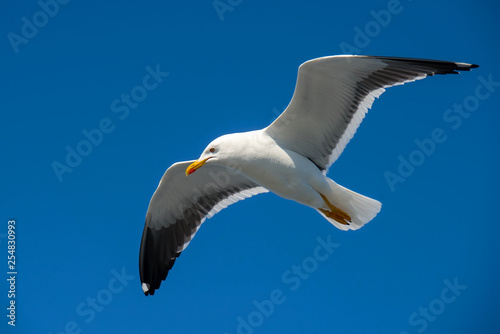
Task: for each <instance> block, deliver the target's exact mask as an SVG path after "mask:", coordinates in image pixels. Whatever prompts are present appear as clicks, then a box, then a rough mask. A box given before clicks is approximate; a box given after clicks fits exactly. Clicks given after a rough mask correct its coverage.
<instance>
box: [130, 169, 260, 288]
mask: <svg viewBox="0 0 500 334" xmlns="http://www.w3.org/2000/svg"><path fill="white" fill-rule="evenodd" d="M191 163H193V161H186V162H178V163H176V164H173V165H172V166H171V167H170V168H169V169H167V171H166V172H165V174H164V175H163V177H162V179H161V181H160V184H159V185H158V189H156V192H155V193H154V195H153V197H152V198H151V201H150V203H149V208H148V211H147V213H146V224H145V226H144V232H143V234H142V241H141V249H140V254H139V272H140V277H141V283H142V289H143V291H144V293H145V294H146V295H148V294H151V295H153V294H154V292H155V290H156V289H158V288H159V287H160V284H161V281H162V280H164V279H165V278H166V277H167V274H168V271H169V270H170V269H171V268H172V266H173V265H174V262H175V259H176V258H177V257H178V256H179V255H180V253H181V252H182V251H183V250H184V249H185V248H186V247H187V245H188V244H189V242H190V241H191V239H192V238H193V236H194V235H195V233H196V232H197V231H198V229H199V227H200V225H201V224H202V223H203V222H204V221H205V219H206V218H210V217H212V216H213V215H215V214H216V213H217V212H219V211H220V210H222V209H224V208H226V207H227V206H228V205H231V204H233V203H236V202H237V201H239V200H242V199H245V198H248V197H251V196H253V195H257V194H260V193H264V192H268V190H267V189H265V188H263V187H260V186H259V185H258V184H256V183H255V182H253V181H251V180H249V179H248V178H246V177H245V176H243V175H241V174H239V172H237V171H235V170H233V169H229V168H226V167H222V166H216V165H205V166H204V167H203V168H200V169H199V170H197V171H196V173H193V174H191V175H189V177H186V175H185V171H186V168H187V167H188V166H189V165H190V164H191Z"/></svg>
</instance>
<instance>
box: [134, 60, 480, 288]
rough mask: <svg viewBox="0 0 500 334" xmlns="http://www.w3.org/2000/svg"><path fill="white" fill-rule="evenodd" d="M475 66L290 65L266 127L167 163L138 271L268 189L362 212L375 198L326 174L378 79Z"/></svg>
mask: <svg viewBox="0 0 500 334" xmlns="http://www.w3.org/2000/svg"><path fill="white" fill-rule="evenodd" d="M475 67H478V65H473V64H466V63H457V62H450V61H439V60H426V59H412V58H394V57H377V56H347V55H341V56H329V57H322V58H317V59H312V60H309V61H307V62H305V63H303V64H302V65H300V67H299V71H298V77H297V82H296V86H295V92H294V94H293V97H292V100H291V101H290V104H289V105H288V106H287V108H286V109H285V111H284V112H283V113H282V114H281V115H280V116H279V117H278V118H277V119H276V120H275V121H274V122H273V123H272V124H271V125H269V126H268V127H266V128H264V129H261V130H255V131H250V132H244V133H234V134H227V135H223V136H221V137H219V138H217V139H215V140H214V141H212V142H211V143H210V144H209V145H208V146H207V147H206V148H205V150H204V151H203V153H202V154H201V156H200V157H199V158H198V159H197V160H196V161H184V162H177V163H175V164H173V165H172V166H170V167H169V168H168V169H167V171H166V172H165V174H164V175H163V177H162V178H161V181H160V184H159V185H158V188H157V189H156V191H155V193H154V195H153V197H152V198H151V201H150V203H149V208H148V211H147V213H146V223H145V226H144V231H143V234H142V240H141V246H140V255H139V271H140V278H141V284H142V289H143V291H144V293H145V295H146V296H147V295H148V294H151V295H153V294H154V292H155V290H156V289H158V288H159V287H160V284H161V282H162V281H163V280H165V278H166V277H167V274H168V272H169V270H170V269H171V268H172V266H173V264H174V262H175V260H176V258H177V257H178V256H179V255H180V254H181V252H182V251H183V250H184V249H185V248H186V247H187V245H188V244H189V242H190V241H191V240H192V238H193V237H194V235H195V234H196V232H197V231H198V229H199V228H200V226H201V224H202V223H203V222H204V221H205V219H206V218H211V217H212V216H213V215H215V214H216V213H217V212H219V211H220V210H222V209H224V208H226V207H227V206H228V205H231V204H233V203H236V202H237V201H239V200H243V199H245V198H248V197H251V196H254V195H257V194H260V193H265V192H268V191H271V192H273V193H275V194H277V195H279V196H281V197H284V198H286V199H290V200H294V201H296V202H298V203H300V204H303V205H307V206H309V207H311V208H313V209H315V210H316V211H317V212H319V214H321V215H322V216H323V217H324V218H325V219H326V220H328V221H329V222H330V223H331V224H333V225H334V226H335V227H337V228H338V229H340V230H344V231H345V230H356V229H359V228H360V227H362V226H363V225H365V224H366V223H368V222H369V221H370V220H372V219H373V218H374V217H375V216H376V215H377V213H378V212H379V211H380V208H381V203H380V202H378V201H376V200H374V199H371V198H368V197H365V196H363V195H360V194H358V193H355V192H353V191H351V190H349V189H346V188H344V187H342V186H341V185H338V184H337V183H335V182H334V181H333V180H331V179H330V178H328V177H327V176H326V174H327V172H328V168H329V167H330V166H331V165H332V164H333V163H334V162H335V161H336V160H337V158H338V157H339V156H340V154H341V153H342V151H343V150H344V148H345V146H346V145H347V143H348V142H349V140H350V139H351V138H352V136H353V135H354V133H355V132H356V130H357V128H358V126H359V125H360V123H361V121H362V120H363V118H364V116H365V114H366V112H367V111H368V109H369V108H370V107H371V106H372V103H373V101H374V100H375V98H378V97H379V96H380V94H382V93H383V92H384V91H385V88H387V87H392V86H396V85H402V84H404V83H407V82H411V81H415V80H418V79H423V78H425V77H427V76H432V75H434V74H453V73H454V74H457V73H459V72H458V71H469V70H470V69H471V68H475Z"/></svg>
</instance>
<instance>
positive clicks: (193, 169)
mask: <svg viewBox="0 0 500 334" xmlns="http://www.w3.org/2000/svg"><path fill="white" fill-rule="evenodd" d="M208 159H210V158H206V159H203V160H196V161H195V162H193V163H192V164H191V165H189V167H188V168H187V169H186V176H188V175H189V174H193V173H194V172H196V170H197V169H198V168H200V167H201V166H203V165H204V164H205V163H206V162H207V160H208Z"/></svg>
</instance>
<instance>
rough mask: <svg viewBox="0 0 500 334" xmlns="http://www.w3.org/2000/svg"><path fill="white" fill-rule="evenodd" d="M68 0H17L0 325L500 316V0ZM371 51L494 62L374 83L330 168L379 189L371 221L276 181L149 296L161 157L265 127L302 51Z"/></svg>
mask: <svg viewBox="0 0 500 334" xmlns="http://www.w3.org/2000/svg"><path fill="white" fill-rule="evenodd" d="M54 4H55V2H54V1H50V0H42V1H41V2H40V3H37V2H36V1H28V2H15V1H8V2H6V1H4V2H2V4H1V5H0V37H1V43H0V48H1V52H0V58H1V62H0V73H1V78H2V85H1V87H2V98H1V99H0V110H1V120H0V135H1V137H2V140H1V141H0V152H1V155H2V164H1V169H2V172H1V173H0V187H1V189H2V191H1V193H0V209H1V210H0V212H1V215H0V217H1V219H0V222H1V224H0V241H1V243H0V250H1V255H0V258H2V259H3V260H2V263H1V266H0V267H1V268H2V274H1V276H2V277H4V278H3V279H2V280H1V283H0V291H1V294H0V301H1V303H0V306H1V310H2V311H1V312H0V319H2V320H1V323H0V332H2V333H53V334H55V333H151V332H155V333H157V332H164V333H220V334H224V333H229V334H233V333H256V334H257V333H363V334H364V333H395V334H402V333H411V334H413V333H422V332H425V333H429V334H430V333H471V332H481V333H498V332H499V330H500V325H499V324H498V320H497V318H498V314H499V311H500V306H499V303H498V300H500V290H499V289H498V281H499V279H500V269H499V266H498V255H499V251H500V243H499V242H498V238H499V234H500V224H499V220H498V214H497V212H496V210H497V208H498V199H499V198H498V191H497V189H498V187H499V186H500V182H499V177H498V165H499V156H498V147H499V139H500V134H499V132H498V130H497V125H498V124H499V122H500V116H499V113H498V111H499V110H498V105H499V102H500V83H499V82H500V71H499V70H500V66H499V65H498V54H499V52H500V45H499V41H498V36H497V33H498V31H499V30H500V26H499V23H498V17H497V16H498V13H499V9H500V6H499V5H498V3H496V2H494V1H491V0H488V1H482V0H478V1H474V2H471V1H451V0H434V1H430V0H419V1H410V0H401V2H396V1H394V0H390V1H387V0H382V1H380V0H377V1H342V2H340V1H321V2H316V3H311V2H306V1H287V2H286V4H277V2H269V1H268V2H265V3H264V4H263V3H258V2H255V1H246V0H243V1H239V0H232V1H229V0H221V1H219V2H217V3H216V4H217V6H218V7H217V8H218V9H216V8H214V4H213V3H212V1H198V2H189V1H186V2H182V1H168V2H165V3H162V4H149V3H146V2H140V3H139V2H132V1H121V2H117V1H113V2H111V3H110V2H106V3H101V2H99V1H85V2H82V1H67V0H66V3H65V1H62V0H60V3H57V4H58V5H57V6H55V5H54ZM43 8H45V11H46V12H48V13H49V14H44V12H40V11H42V10H44V9H43ZM217 10H218V11H219V12H218V11H217ZM46 12H45V13H46ZM33 22H35V23H36V24H37V25H38V27H37V26H36V25H34V23H33ZM353 52H354V53H358V54H373V55H385V56H401V57H420V58H434V59H443V60H453V61H463V62H472V63H477V64H479V65H480V66H481V67H480V68H478V69H476V70H474V71H472V72H470V73H463V74H462V75H460V76H452V75H449V76H438V77H433V78H428V79H426V80H423V81H419V82H416V83H412V84H409V85H405V86H403V87H401V86H398V87H394V88H391V89H390V90H388V92H386V93H385V94H384V95H382V96H381V99H380V101H376V102H375V104H374V108H373V109H372V110H371V111H370V112H369V113H368V115H367V117H366V119H365V121H364V122H363V123H362V124H361V127H360V128H359V130H358V132H357V134H356V135H355V136H354V138H353V140H352V141H351V142H350V144H349V145H348V146H347V148H346V150H345V152H344V153H343V155H342V157H341V158H340V159H339V160H338V161H337V162H336V164H335V165H334V166H333V167H332V168H331V170H330V173H329V176H330V177H331V178H332V179H334V180H336V181H337V182H338V183H339V184H342V185H344V186H346V187H348V188H350V189H353V190H355V191H357V192H359V193H362V194H364V195H367V196H370V197H373V198H376V199H378V200H380V201H381V202H382V203H383V206H382V211H381V213H380V214H379V215H378V216H377V217H376V218H375V219H374V220H373V221H372V222H370V223H369V224H368V225H367V226H365V227H364V228H362V229H361V230H358V231H354V232H353V231H350V232H342V231H339V230H337V229H335V228H334V227H333V226H331V225H330V224H328V222H327V221H326V220H324V219H323V218H322V217H321V216H320V215H319V214H317V213H316V212H315V211H314V210H312V209H310V208H307V207H303V206H300V205H298V204H296V203H294V202H291V201H287V200H284V199H281V198H279V197H277V196H275V195H273V194H264V195H259V196H258V197H254V198H251V199H249V200H246V201H243V202H240V203H238V204H236V205H233V206H231V207H230V208H228V209H226V210H224V211H222V212H221V213H219V214H218V215H216V216H215V217H214V218H212V219H210V220H208V221H206V222H205V224H204V225H203V226H202V227H201V229H200V230H199V232H198V234H197V235H196V237H195V239H194V240H193V242H192V243H191V244H190V245H189V247H188V248H187V250H186V251H185V252H183V254H182V255H181V257H180V258H179V259H178V261H177V262H176V264H175V266H174V268H173V270H172V272H171V273H170V274H169V277H168V279H167V280H166V281H165V282H164V283H163V284H162V286H161V288H160V290H158V291H157V293H156V294H155V295H154V296H152V297H145V296H144V295H143V293H142V290H141V286H140V282H139V274H138V252H139V244H140V239H141V234H142V230H143V226H144V217H145V213H146V210H147V206H148V203H149V200H150V198H151V195H152V194H153V192H154V190H155V188H156V186H157V184H158V182H159V179H160V177H161V176H162V174H163V172H164V171H165V169H166V168H167V167H169V166H170V165H171V164H172V163H174V162H176V161H181V160H189V159H195V158H197V157H198V156H199V155H200V153H201V151H202V150H203V149H204V148H205V146H206V145H207V143H208V142H210V141H211V140H212V139H214V138H216V137H218V136H220V135H222V134H225V133H230V132H240V131H247V130H253V129H259V128H262V127H264V126H266V125H267V124H269V123H270V122H271V121H272V120H273V118H275V117H276V113H277V110H279V112H281V110H282V109H283V108H284V107H285V106H286V105H287V103H288V102H289V100H290V98H291V96H292V93H293V88H294V85H295V79H296V73H297V68H298V66H299V65H300V64H301V63H302V62H304V61H306V60H309V59H312V58H316V57H320V56H327V55H335V54H341V53H353ZM151 73H156V74H155V75H154V76H153V75H151ZM167 73H168V75H167ZM127 95H129V96H132V97H131V98H129V100H128V102H127V100H126V99H127V97H126V96H127ZM454 105H456V106H455V107H454ZM460 105H464V107H462V111H461V113H459V112H458V111H457V110H458V109H454V108H460ZM450 109H451V111H450ZM96 129H98V130H96ZM436 131H437V133H438V134H439V136H437V137H436V136H434V138H433V133H434V134H436ZM87 137H91V138H92V140H91V141H92V142H93V143H92V142H91V141H89V139H87ZM431 140H432V141H433V144H430V141H431ZM416 141H417V142H420V143H426V145H427V146H425V147H426V148H425V149H424V151H426V152H423V149H421V148H419V146H418V145H417V143H416ZM89 143H90V144H89ZM421 145H422V144H421ZM68 150H69V151H72V150H76V151H80V152H83V153H82V154H83V155H85V156H80V159H79V158H77V157H75V156H71V155H72V154H73V155H74V153H72V154H70V157H69V158H68V159H69V162H67V161H66V159H67V155H68V154H69V153H68V152H69V151H68ZM77 153H78V152H77ZM401 161H407V162H401ZM410 161H411V162H410ZM406 164H413V165H412V166H410V167H409V165H406ZM63 165H64V166H65V167H63ZM400 165H401V166H400ZM55 166H56V167H55ZM54 168H56V169H57V170H58V171H59V172H58V173H56V171H55V170H54ZM398 168H399V169H400V171H398ZM389 172H390V173H393V174H390V175H392V176H394V175H398V178H397V181H394V179H393V178H391V180H392V181H391V182H388V181H387V175H389V174H388V173H389ZM58 174H59V176H58ZM402 181H404V182H402ZM391 184H392V187H391ZM9 219H15V220H16V226H17V229H16V232H17V234H16V236H17V239H16V242H17V243H16V247H17V248H16V259H17V261H16V270H17V271H18V275H17V280H16V299H15V300H16V328H15V329H13V328H12V327H11V326H9V325H7V320H8V319H7V317H6V314H7V310H6V308H7V307H8V303H9V301H10V299H9V298H8V296H7V292H8V290H9V286H8V285H7V281H6V279H5V278H8V277H7V271H8V269H7V260H6V257H7V239H6V233H7V221H8V220H9ZM318 238H319V239H318ZM319 240H322V241H319ZM324 243H327V244H328V243H331V244H333V246H332V245H330V246H329V248H318V247H322V246H321V245H322V244H324ZM328 251H330V252H331V254H330V253H328ZM315 256H316V257H315ZM265 300H271V301H267V302H266V301H265Z"/></svg>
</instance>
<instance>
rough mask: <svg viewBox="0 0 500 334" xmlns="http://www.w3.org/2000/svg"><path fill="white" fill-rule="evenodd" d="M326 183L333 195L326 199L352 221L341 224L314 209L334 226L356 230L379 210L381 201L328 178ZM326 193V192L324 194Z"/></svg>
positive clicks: (344, 229)
mask: <svg viewBox="0 0 500 334" xmlns="http://www.w3.org/2000/svg"><path fill="white" fill-rule="evenodd" d="M328 183H329V185H330V188H331V190H332V193H333V196H332V195H330V196H328V197H327V199H328V200H329V201H330V203H332V204H333V205H334V206H336V207H337V208H339V209H341V210H342V211H344V212H345V213H347V214H348V215H349V216H350V217H351V219H352V221H351V222H350V223H349V225H343V224H341V223H339V222H337V221H336V220H334V219H332V218H329V217H327V216H325V214H324V213H323V212H321V211H320V210H318V209H316V210H317V211H318V212H319V213H320V214H321V215H322V216H323V217H325V219H326V220H328V221H329V222H330V223H332V224H333V225H334V226H335V227H336V228H338V229H340V230H343V231H347V230H357V229H359V228H361V227H362V226H363V225H365V224H366V223H368V222H369V221H370V220H372V219H373V218H375V216H376V215H377V213H379V212H380V208H381V207H382V203H380V202H379V201H377V200H374V199H371V198H369V197H366V196H363V195H361V194H358V193H355V192H354V191H351V190H349V189H347V188H344V187H342V186H341V185H338V184H337V183H335V182H334V181H333V180H331V179H328ZM325 195H326V194H325Z"/></svg>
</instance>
